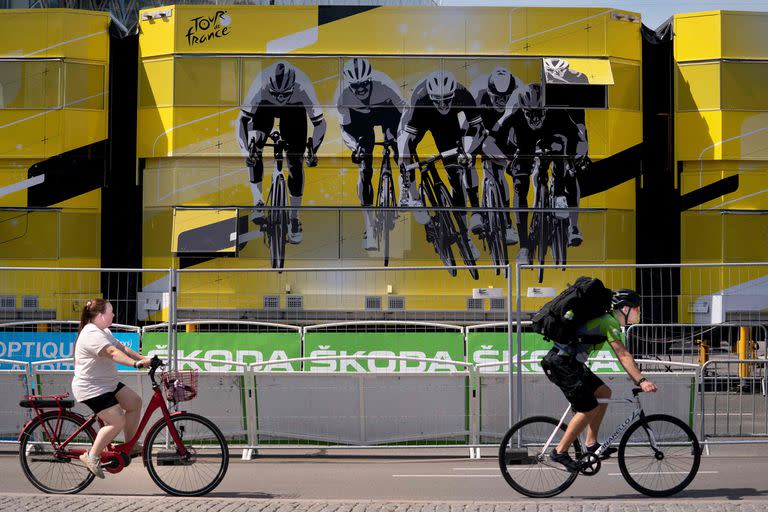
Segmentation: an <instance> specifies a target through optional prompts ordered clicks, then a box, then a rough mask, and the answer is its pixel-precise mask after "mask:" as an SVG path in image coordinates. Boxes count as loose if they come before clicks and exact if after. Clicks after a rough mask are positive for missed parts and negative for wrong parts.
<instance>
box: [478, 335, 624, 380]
mask: <svg viewBox="0 0 768 512" xmlns="http://www.w3.org/2000/svg"><path fill="white" fill-rule="evenodd" d="M512 347H513V348H512V351H513V354H512V361H513V362H514V361H516V360H517V354H516V353H514V352H515V351H516V350H517V333H512ZM521 348H522V360H523V361H526V360H535V361H540V360H541V359H542V358H543V357H544V355H546V353H547V352H549V350H550V349H551V348H552V342H551V341H546V340H545V339H544V338H543V337H542V336H541V334H538V333H533V332H525V333H522V347H521ZM467 354H468V355H469V362H470V363H474V364H483V363H496V362H498V363H501V362H502V361H508V360H509V352H508V342H507V333H506V332H479V331H475V330H470V331H469V333H468V334H467ZM589 357H590V358H593V359H595V361H591V362H590V363H589V366H590V368H591V369H592V371H593V372H595V373H614V372H622V371H623V370H622V369H621V367H620V366H619V363H617V362H615V361H601V359H612V358H615V357H616V356H615V355H614V353H613V350H612V349H611V348H610V346H609V345H608V344H607V343H606V344H604V345H603V346H599V347H597V348H596V349H595V350H593V351H592V353H591V354H590V356H589ZM513 369H514V370H516V369H517V368H516V367H513ZM480 371H481V372H505V371H508V369H507V366H506V365H501V364H499V365H489V366H484V367H481V368H480ZM541 371H542V369H541V365H540V364H538V363H523V372H524V373H525V372H541Z"/></svg>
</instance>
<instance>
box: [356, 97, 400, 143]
mask: <svg viewBox="0 0 768 512" xmlns="http://www.w3.org/2000/svg"><path fill="white" fill-rule="evenodd" d="M349 119H350V122H349V124H347V125H344V131H345V132H347V133H348V134H350V135H351V136H352V137H354V138H355V140H358V139H360V138H362V139H363V141H362V144H363V147H364V148H366V149H372V148H373V141H374V137H375V135H374V131H373V129H374V127H376V126H381V131H382V132H383V133H384V136H385V137H386V136H389V137H392V138H395V137H397V127H398V124H399V123H400V111H399V110H397V108H395V107H373V108H371V111H370V112H368V113H363V112H358V111H356V110H351V109H350V112H349Z"/></svg>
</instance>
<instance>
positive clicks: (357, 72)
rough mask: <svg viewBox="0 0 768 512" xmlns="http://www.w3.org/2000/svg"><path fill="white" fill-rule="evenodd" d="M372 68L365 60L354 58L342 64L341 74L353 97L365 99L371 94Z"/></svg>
mask: <svg viewBox="0 0 768 512" xmlns="http://www.w3.org/2000/svg"><path fill="white" fill-rule="evenodd" d="M372 73H373V67H371V63H370V62H368V60H367V59H364V58H362V57H354V58H352V59H349V60H348V61H347V62H346V63H345V64H344V70H343V71H342V74H343V76H344V78H345V79H346V81H347V83H348V84H349V88H350V89H351V90H352V92H353V93H354V95H355V96H357V97H358V98H366V97H368V95H369V94H370V92H371V74H372Z"/></svg>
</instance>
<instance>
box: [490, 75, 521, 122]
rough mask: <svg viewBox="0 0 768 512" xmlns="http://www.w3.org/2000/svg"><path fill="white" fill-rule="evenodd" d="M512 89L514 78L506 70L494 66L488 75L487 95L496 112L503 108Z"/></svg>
mask: <svg viewBox="0 0 768 512" xmlns="http://www.w3.org/2000/svg"><path fill="white" fill-rule="evenodd" d="M514 90H515V78H514V77H513V76H512V73H510V72H509V71H508V70H506V69H504V68H496V69H494V70H493V71H492V72H491V74H490V75H488V96H490V98H491V102H492V103H493V108H494V110H496V111H497V112H502V111H503V110H504V107H506V105H507V101H509V97H510V96H511V95H512V92H513V91H514Z"/></svg>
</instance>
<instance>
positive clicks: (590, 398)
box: [541, 289, 657, 472]
mask: <svg viewBox="0 0 768 512" xmlns="http://www.w3.org/2000/svg"><path fill="white" fill-rule="evenodd" d="M611 305H612V310H611V311H610V312H609V313H606V314H604V315H602V316H599V317H597V318H594V319H592V320H589V321H588V322H586V323H585V324H584V325H582V326H581V327H579V328H578V329H577V331H576V337H577V339H576V340H574V342H573V343H570V344H561V343H555V345H554V347H553V348H552V349H551V350H550V351H549V352H548V353H547V355H546V356H544V359H542V361H541V367H542V368H543V369H544V373H545V374H546V375H547V378H548V379H549V380H550V381H551V382H552V383H554V384H555V385H556V386H557V387H559V388H560V390H561V391H562V392H563V394H564V395H565V398H566V399H568V401H569V402H570V403H571V408H572V409H573V411H574V415H573V419H571V422H570V423H569V424H568V429H567V430H566V431H565V434H563V437H562V439H561V440H560V443H559V444H558V445H557V446H556V447H555V448H554V449H553V450H552V453H551V455H550V457H551V459H552V460H553V461H555V462H558V463H560V464H562V465H563V466H565V467H566V469H568V471H571V472H576V471H578V470H579V469H580V464H579V462H577V461H575V460H573V459H572V458H571V456H570V455H568V449H569V448H570V446H571V444H572V443H573V441H574V440H575V439H576V438H577V437H578V436H579V434H581V432H582V431H583V430H584V429H585V428H586V430H587V438H586V450H587V453H594V452H595V451H596V450H597V449H598V448H599V447H600V443H599V442H598V441H597V435H598V432H599V430H600V423H601V422H602V421H603V417H604V416H605V411H606V408H607V404H598V402H597V399H598V398H610V397H611V389H610V388H609V387H608V386H606V385H605V383H604V382H603V381H602V380H601V379H600V377H598V376H597V375H595V374H594V373H592V371H591V370H590V369H589V368H588V367H587V365H586V361H587V358H588V357H589V352H590V349H592V348H593V347H594V346H595V345H598V344H603V343H605V341H607V342H608V343H610V345H611V348H612V349H613V351H614V352H615V353H616V357H617V358H618V359H619V362H620V363H621V365H622V367H623V368H624V370H625V371H626V372H627V374H628V375H629V376H630V378H631V379H632V380H633V381H634V383H635V384H636V385H637V386H640V388H642V390H643V391H645V392H648V393H653V392H656V389H657V388H656V385H655V384H654V383H653V382H651V381H650V380H648V379H646V378H645V377H643V375H642V374H641V373H640V370H639V369H638V368H637V365H636V364H635V360H634V357H632V354H631V353H630V352H629V351H628V350H627V348H626V346H625V345H624V333H623V332H622V329H621V328H622V327H624V326H626V325H631V324H636V323H638V322H639V321H640V296H639V295H638V294H637V292H635V291H634V290H627V289H622V290H616V291H615V292H613V298H612V300H611ZM615 452H616V449H615V448H609V449H608V450H606V451H605V452H603V454H602V455H601V459H605V458H608V457H610V455H611V454H612V453H615Z"/></svg>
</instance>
